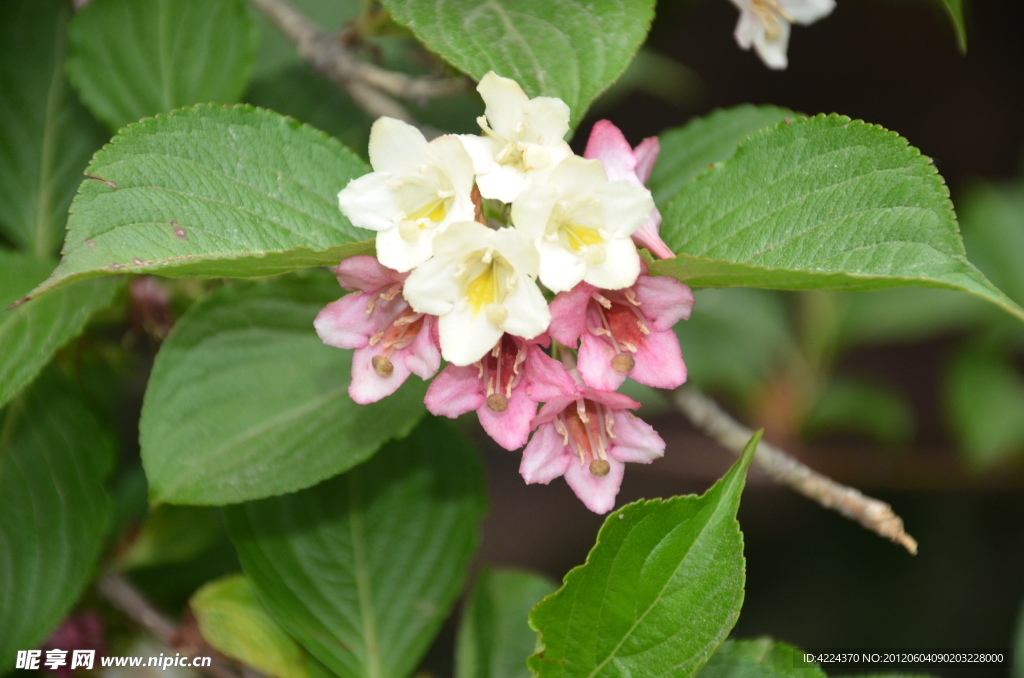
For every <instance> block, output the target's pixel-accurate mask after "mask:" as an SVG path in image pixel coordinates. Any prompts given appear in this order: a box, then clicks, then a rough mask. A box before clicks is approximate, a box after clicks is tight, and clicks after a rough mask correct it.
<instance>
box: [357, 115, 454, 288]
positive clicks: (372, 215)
mask: <svg viewBox="0 0 1024 678" xmlns="http://www.w3.org/2000/svg"><path fill="white" fill-rule="evenodd" d="M370 164H371V165H372V166H373V169H374V171H373V172H371V173H370V174H366V175H364V176H361V177H359V178H358V179H353V180H352V181H350V182H349V184H348V186H346V187H345V188H344V189H343V190H342V191H341V193H339V194H338V204H339V205H340V207H341V211H342V212H343V213H344V214H345V216H346V217H348V219H349V221H351V222H352V223H353V224H355V225H356V226H360V227H362V228H368V229H370V230H373V231H378V235H377V258H378V259H379V260H380V263H381V264H383V265H384V266H387V267H388V268H391V269H394V270H396V271H399V272H403V273H404V272H405V271H409V270H411V269H413V268H415V267H416V266H418V265H419V264H421V263H423V262H424V261H426V260H427V259H429V258H430V253H431V242H433V240H434V238H435V237H436V236H437V235H438V234H440V233H442V232H444V230H445V229H446V228H447V227H448V225H449V224H452V223H455V222H456V221H466V220H472V219H473V214H474V207H473V199H472V197H471V192H472V190H473V163H472V161H471V160H470V158H469V156H468V155H467V154H466V150H465V148H464V147H463V146H462V143H461V142H460V141H459V140H458V139H457V138H456V137H454V136H442V137H438V138H437V139H434V140H433V141H431V142H429V143H428V142H427V140H426V139H425V138H424V136H423V134H422V133H421V132H420V131H419V130H418V129H416V128H415V127H413V126H412V125H409V124H406V123H404V122H402V121H401V120H395V119H394V118H380V119H378V120H377V122H375V123H374V124H373V129H372V130H371V131H370Z"/></svg>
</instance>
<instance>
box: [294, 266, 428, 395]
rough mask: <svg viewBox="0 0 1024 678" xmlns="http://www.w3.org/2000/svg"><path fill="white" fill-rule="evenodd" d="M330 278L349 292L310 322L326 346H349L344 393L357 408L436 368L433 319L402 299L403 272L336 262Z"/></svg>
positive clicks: (381, 267) (422, 376)
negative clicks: (351, 350) (351, 351)
mask: <svg viewBox="0 0 1024 678" xmlns="http://www.w3.org/2000/svg"><path fill="white" fill-rule="evenodd" d="M335 274H336V275H337V276H338V282H339V283H340V284H341V286H342V287H344V288H345V289H347V290H351V291H353V292H356V293H355V294H348V295H345V296H344V297H342V298H341V299H338V300H337V301H334V302H331V303H330V304H328V305H327V306H326V307H324V309H323V310H322V311H320V313H319V315H317V317H316V320H315V321H314V322H313V326H314V327H315V328H316V333H317V334H318V335H320V339H322V340H323V342H324V343H325V344H328V345H329V346H337V347H338V348H354V349H356V351H355V353H354V354H353V356H352V382H351V383H350V384H349V387H348V393H349V395H350V396H352V400H354V401H356V402H357V403H359V404H361V405H366V404H368V403H373V402H377V401H378V400H380V399H381V398H384V397H385V396H389V395H391V394H392V393H394V392H395V391H397V390H398V387H399V386H401V385H402V384H403V383H404V382H405V380H406V379H407V378H408V377H409V374H410V373H411V374H415V375H417V376H418V377H420V378H422V379H429V378H431V377H432V376H434V375H435V374H436V373H437V370H438V368H439V367H440V366H441V351H440V348H439V346H440V345H439V343H438V338H437V319H436V318H435V317H434V316H431V315H425V314H423V313H416V312H415V311H413V310H412V308H410V307H409V304H408V302H406V300H405V298H404V297H403V296H402V285H403V284H404V282H405V278H406V277H407V275H408V274H403V273H398V272H397V271H392V270H391V269H390V268H385V267H384V266H382V265H381V264H380V263H379V262H378V261H377V260H376V259H375V258H373V257H370V256H358V257H352V258H350V259H346V260H345V261H343V262H341V264H340V265H339V266H338V268H337V269H335Z"/></svg>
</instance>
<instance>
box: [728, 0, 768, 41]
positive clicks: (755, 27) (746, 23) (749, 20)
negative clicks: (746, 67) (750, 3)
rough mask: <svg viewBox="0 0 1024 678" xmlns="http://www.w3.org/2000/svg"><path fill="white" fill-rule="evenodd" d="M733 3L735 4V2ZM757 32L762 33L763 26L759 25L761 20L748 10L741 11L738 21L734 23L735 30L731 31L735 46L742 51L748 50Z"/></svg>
mask: <svg viewBox="0 0 1024 678" xmlns="http://www.w3.org/2000/svg"><path fill="white" fill-rule="evenodd" d="M733 1H734V2H735V0H733ZM758 32H760V33H764V24H762V23H761V20H760V19H758V18H757V15H756V14H754V13H753V12H752V11H750V9H749V8H748V9H743V10H741V11H740V18H739V21H737V22H736V30H735V31H733V36H734V37H735V38H736V44H738V45H739V46H740V47H741V48H742V49H750V46H751V45H753V44H754V38H755V37H756V36H757V35H758Z"/></svg>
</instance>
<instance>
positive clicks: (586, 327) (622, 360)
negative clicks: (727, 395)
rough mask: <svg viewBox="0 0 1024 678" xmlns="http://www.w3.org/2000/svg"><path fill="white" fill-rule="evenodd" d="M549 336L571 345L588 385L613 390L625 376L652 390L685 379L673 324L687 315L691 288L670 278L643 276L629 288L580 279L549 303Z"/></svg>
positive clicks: (691, 303) (670, 385) (671, 385)
mask: <svg viewBox="0 0 1024 678" xmlns="http://www.w3.org/2000/svg"><path fill="white" fill-rule="evenodd" d="M550 308H551V328H550V330H549V331H550V333H551V336H552V337H553V338H554V339H555V341H558V342H561V343H563V344H565V345H567V346H571V347H574V348H575V346H576V342H577V341H578V340H580V339H582V342H581V344H580V351H579V365H578V367H579V371H580V374H582V375H583V379H584V381H586V383H587V384H588V385H590V386H592V387H593V388H600V389H604V390H607V391H614V390H616V389H617V388H619V386H621V385H622V382H624V381H625V380H626V377H627V376H629V377H632V378H633V379H635V380H636V381H638V382H640V383H641V384H647V385H648V386H654V387H656V388H676V387H677V386H679V385H681V384H682V383H683V382H685V381H686V364H685V363H684V362H683V353H682V350H681V349H680V348H679V339H678V337H676V334H675V332H673V331H672V326H673V325H675V324H676V323H677V322H678V321H679V320H681V319H684V318H689V317H690V311H691V310H692V309H693V292H691V291H690V288H689V287H688V286H686V285H684V284H683V283H681V282H679V281H678V280H676V279H675V278H669V277H666V276H654V277H652V276H649V275H647V270H646V266H644V267H642V271H641V273H640V277H639V278H637V281H636V283H635V284H634V285H633V286H632V287H627V288H625V289H623V290H614V291H613V290H600V289H598V288H596V287H594V286H593V285H589V284H587V283H580V284H579V285H577V286H576V287H574V288H572V289H571V290H569V291H568V292H563V293H561V294H559V295H558V296H557V297H555V300H554V301H552V302H551V307H550Z"/></svg>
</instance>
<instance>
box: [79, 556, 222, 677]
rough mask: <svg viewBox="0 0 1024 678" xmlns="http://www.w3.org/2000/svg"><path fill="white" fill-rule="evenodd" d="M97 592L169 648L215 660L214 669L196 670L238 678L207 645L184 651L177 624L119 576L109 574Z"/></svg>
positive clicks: (97, 587)
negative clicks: (196, 649)
mask: <svg viewBox="0 0 1024 678" xmlns="http://www.w3.org/2000/svg"><path fill="white" fill-rule="evenodd" d="M96 592H97V593H98V594H99V595H100V597H101V598H103V599H104V600H106V601H107V602H108V603H110V604H111V605H112V606H113V607H115V608H116V609H118V610H120V611H121V612H123V613H124V614H125V615H126V616H128V618H130V619H132V620H133V621H135V622H136V623H138V624H139V625H140V626H142V627H143V628H145V629H146V630H147V631H149V632H150V633H151V634H153V636H154V637H155V638H156V639H157V640H159V641H160V642H161V643H163V644H164V645H166V646H167V647H170V648H173V649H176V650H184V651H185V652H184V654H188V655H190V656H191V657H193V658H195V657H207V656H209V657H213V658H214V661H213V663H212V665H211V666H204V667H197V668H198V669H199V670H200V671H202V672H203V673H205V674H206V675H208V676H211V678H239V674H238V673H236V672H235V671H233V670H231V669H230V668H228V667H227V666H225V665H224V664H223V663H221V662H220V661H219V659H223V657H222V656H221V655H219V653H218V652H217V651H216V650H214V649H213V648H212V647H209V646H208V645H206V646H205V647H201V648H199V649H198V651H189V650H192V648H185V647H181V643H180V642H179V641H180V639H181V634H180V629H179V627H178V625H177V624H175V623H174V621H173V620H172V619H171V618H170V617H168V616H167V615H165V614H164V613H163V612H161V611H160V610H158V609H157V608H156V606H155V605H153V603H152V602H150V601H149V600H148V599H146V597H145V596H144V595H142V593H141V592H140V591H139V590H138V589H137V588H135V586H134V585H133V584H132V583H131V582H130V581H129V580H128V578H127V577H125V576H124V575H123V574H121V573H120V572H117V571H116V570H110V571H108V572H106V573H104V574H103V576H101V577H100V579H99V581H98V582H96Z"/></svg>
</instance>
